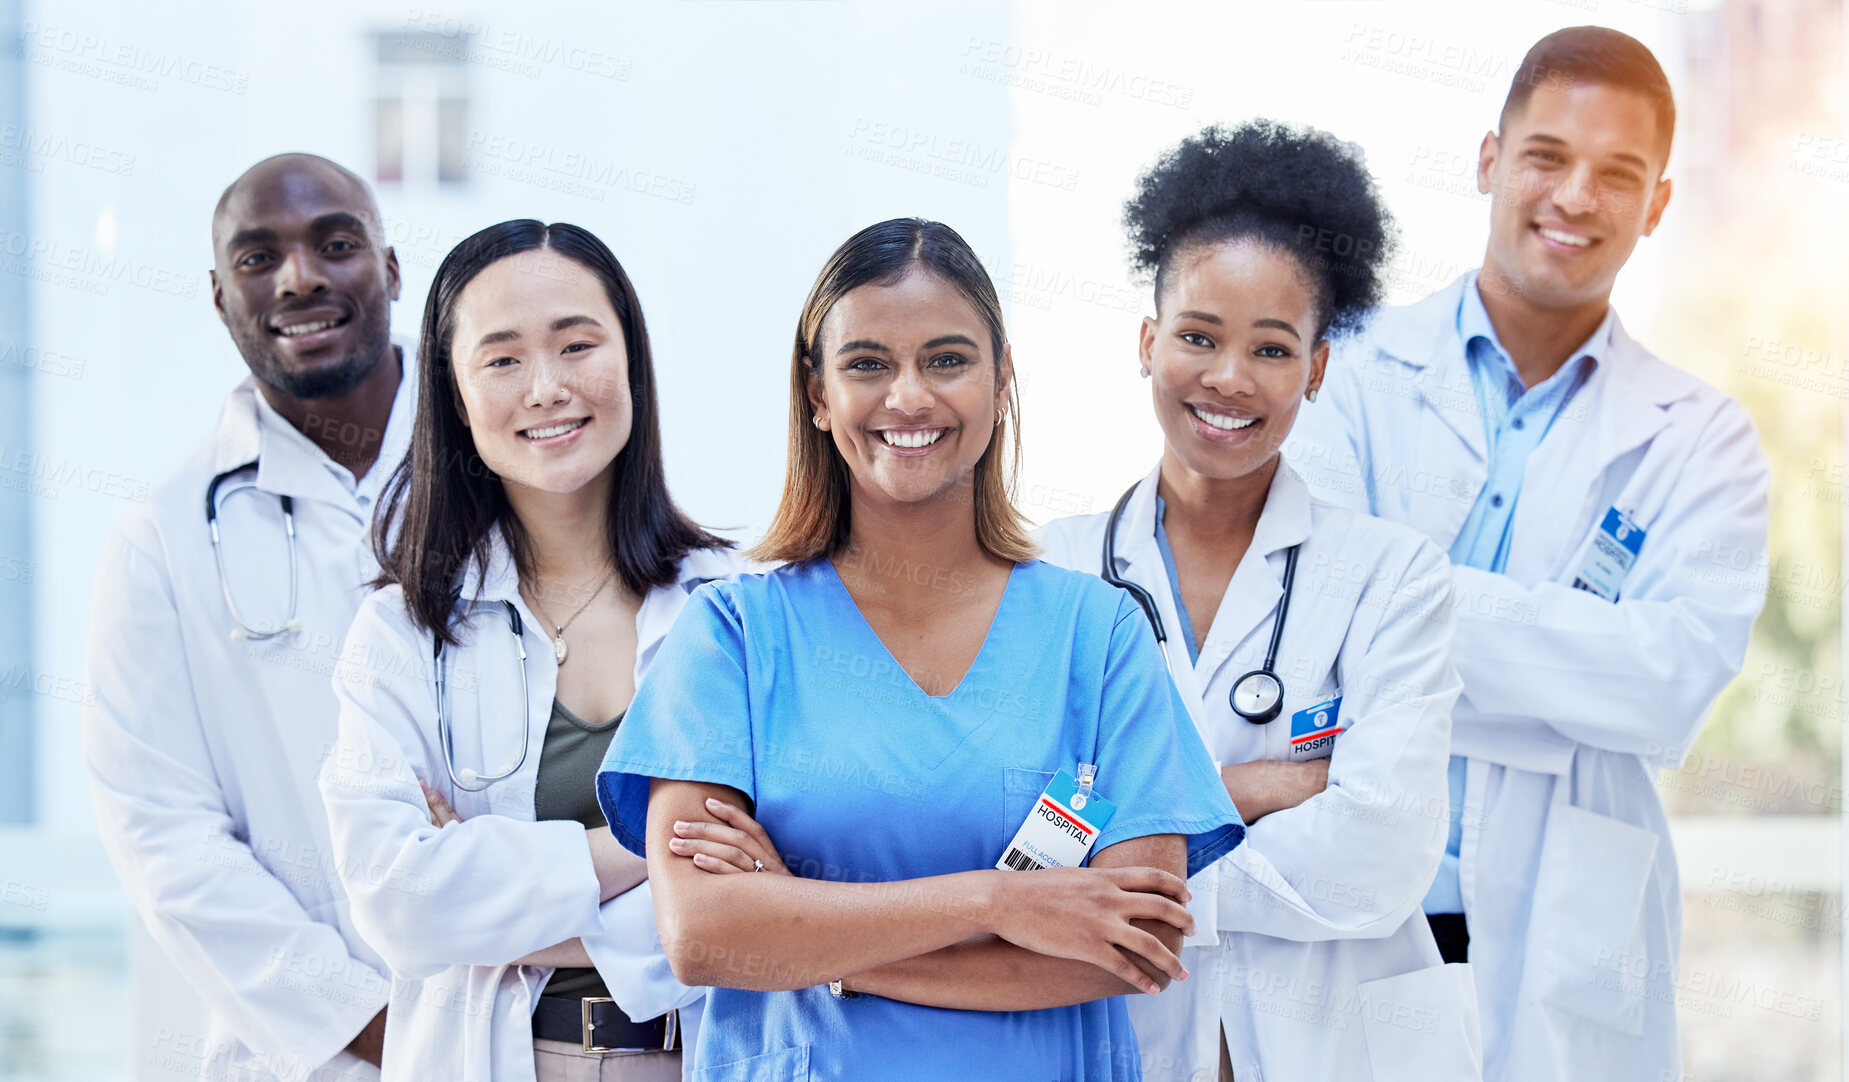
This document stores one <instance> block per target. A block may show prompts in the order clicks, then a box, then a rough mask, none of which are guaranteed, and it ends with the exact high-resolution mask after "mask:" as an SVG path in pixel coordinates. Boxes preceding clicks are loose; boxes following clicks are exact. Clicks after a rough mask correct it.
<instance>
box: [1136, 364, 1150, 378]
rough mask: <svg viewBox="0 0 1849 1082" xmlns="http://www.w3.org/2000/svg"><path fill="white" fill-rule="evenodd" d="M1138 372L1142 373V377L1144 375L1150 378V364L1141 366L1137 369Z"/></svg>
mask: <svg viewBox="0 0 1849 1082" xmlns="http://www.w3.org/2000/svg"><path fill="white" fill-rule="evenodd" d="M1137 372H1138V373H1139V374H1140V375H1141V376H1142V377H1143V378H1144V379H1148V378H1149V366H1148V365H1143V366H1141V367H1139V368H1138V369H1137Z"/></svg>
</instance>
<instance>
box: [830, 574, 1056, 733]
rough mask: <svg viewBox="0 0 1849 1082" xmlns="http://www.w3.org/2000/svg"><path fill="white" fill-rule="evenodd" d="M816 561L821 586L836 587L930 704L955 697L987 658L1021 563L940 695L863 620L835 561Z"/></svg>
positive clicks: (893, 662) (897, 666)
mask: <svg viewBox="0 0 1849 1082" xmlns="http://www.w3.org/2000/svg"><path fill="white" fill-rule="evenodd" d="M817 562H818V563H820V564H822V565H823V566H822V567H821V568H819V569H818V573H819V574H821V575H822V576H824V578H825V580H826V583H825V585H826V586H827V587H828V588H830V589H834V590H839V591H840V592H841V599H842V600H844V601H846V602H847V607H848V608H849V609H851V610H852V611H853V613H854V618H855V619H856V620H857V621H859V624H860V628H861V630H862V631H864V632H866V634H867V637H868V638H870V639H872V640H873V641H874V642H875V643H877V644H878V646H879V648H880V651H881V652H882V653H884V654H885V655H886V659H887V660H888V661H890V662H892V665H893V667H894V668H895V669H897V670H898V671H899V672H902V673H904V674H905V682H906V683H907V684H908V685H910V687H911V688H912V690H913V691H915V692H917V693H918V694H919V696H921V697H922V698H924V699H925V700H926V701H928V702H932V703H948V702H950V701H952V700H954V699H956V698H958V697H959V695H960V694H961V692H962V691H963V690H964V689H965V688H967V687H969V686H971V685H970V676H971V675H972V674H974V673H975V672H976V671H977V670H979V669H981V668H982V667H983V666H984V664H985V663H986V662H987V661H988V660H989V655H990V653H991V652H992V651H991V650H990V646H991V645H992V644H993V643H994V641H995V629H996V628H997V627H998V626H1000V624H1001V622H1002V613H1003V611H1004V610H1006V609H1007V608H1008V607H1009V599H1010V598H1012V597H1013V596H1014V594H1015V592H1016V591H1015V579H1016V578H1017V577H1018V576H1019V575H1020V573H1021V567H1022V565H1021V564H1019V563H1016V564H1015V565H1014V566H1013V567H1011V568H1009V569H1008V582H1007V584H1006V585H1005V586H1003V587H1002V597H1001V601H999V602H998V603H997V604H996V606H995V613H994V615H993V616H991V617H990V618H989V626H988V629H987V630H986V631H984V632H983V635H982V646H981V647H979V648H978V649H977V651H976V656H975V658H973V659H972V660H971V661H970V663H969V668H967V669H964V670H963V675H962V676H959V677H958V678H957V686H956V687H954V688H951V689H950V690H949V691H948V692H946V693H945V694H943V695H932V694H931V693H930V692H927V691H926V690H925V689H924V688H922V687H920V686H919V685H918V681H917V679H916V678H915V677H913V676H912V673H911V670H909V669H907V668H906V667H905V666H904V665H902V664H900V663H899V659H898V657H896V656H895V655H894V654H893V652H892V649H891V648H890V647H888V646H887V645H886V640H885V639H882V638H880V633H879V632H878V631H875V630H874V629H873V624H872V623H871V622H869V621H868V620H867V614H866V613H864V612H862V611H860V602H858V601H856V600H854V594H853V592H852V591H851V590H849V589H848V588H847V583H846V582H844V581H842V578H841V572H839V571H837V570H835V562H834V561H833V560H831V559H829V558H828V557H826V556H824V557H822V558H821V559H820V560H818V561H817Z"/></svg>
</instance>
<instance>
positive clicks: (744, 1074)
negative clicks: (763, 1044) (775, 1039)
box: [693, 1044, 809, 1082]
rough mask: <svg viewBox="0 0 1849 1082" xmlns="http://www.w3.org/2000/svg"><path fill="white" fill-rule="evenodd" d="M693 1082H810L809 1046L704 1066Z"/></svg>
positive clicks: (781, 1049)
mask: <svg viewBox="0 0 1849 1082" xmlns="http://www.w3.org/2000/svg"><path fill="white" fill-rule="evenodd" d="M693 1082H809V1046H808V1045H806V1044H799V1045H797V1046H795V1047H794V1048H780V1049H778V1050H777V1051H775V1052H766V1053H764V1054H763V1055H761V1056H750V1057H747V1058H745V1059H735V1060H733V1061H732V1062H730V1063H718V1064H714V1065H713V1066H711V1067H701V1068H699V1069H698V1070H695V1071H694V1072H693Z"/></svg>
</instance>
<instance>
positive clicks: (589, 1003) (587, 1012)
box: [578, 996, 616, 1053]
mask: <svg viewBox="0 0 1849 1082" xmlns="http://www.w3.org/2000/svg"><path fill="white" fill-rule="evenodd" d="M615 1002H616V1000H614V999H611V998H610V997H608V996H585V997H584V998H583V999H581V1000H579V1001H578V1012H579V1013H578V1020H579V1023H580V1025H581V1028H582V1034H581V1039H582V1041H583V1049H584V1051H585V1052H587V1053H588V1052H614V1051H616V1049H614V1048H610V1047H608V1046H606V1045H600V1044H592V1043H591V1040H592V1037H591V1033H592V1032H593V1031H594V1030H596V1028H597V1024H596V1023H595V1022H593V1021H591V1010H592V1008H593V1007H595V1006H596V1005H597V1004H599V1003H615Z"/></svg>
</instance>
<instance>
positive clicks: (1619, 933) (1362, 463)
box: [1285, 279, 1767, 1082]
mask: <svg viewBox="0 0 1849 1082" xmlns="http://www.w3.org/2000/svg"><path fill="white" fill-rule="evenodd" d="M1466 280H1467V279H1466ZM1466 280H1460V281H1459V282H1457V283H1454V284H1453V285H1452V286H1450V287H1449V288H1447V289H1445V290H1443V291H1441V292H1439V293H1437V294H1434V295H1433V296H1431V297H1428V298H1426V299H1425V300H1423V301H1420V302H1418V303H1416V304H1413V305H1410V306H1407V307H1403V308H1395V309H1388V310H1384V311H1382V312H1380V313H1378V314H1377V315H1376V316H1375V317H1374V320H1373V322H1372V324H1371V325H1370V326H1369V328H1368V329H1367V331H1366V333H1365V334H1364V335H1363V336H1361V337H1360V338H1359V339H1357V340H1355V341H1353V342H1351V343H1348V344H1345V345H1344V346H1342V347H1341V348H1340V349H1339V350H1338V353H1337V356H1336V357H1335V358H1333V359H1332V360H1331V361H1330V363H1329V376H1328V381H1327V382H1326V383H1325V384H1324V389H1323V395H1324V397H1323V399H1322V401H1321V402H1320V403H1318V404H1317V405H1316V406H1314V407H1312V408H1310V409H1308V410H1306V411H1305V412H1304V413H1303V414H1302V415H1301V416H1300V417H1299V420H1298V424H1297V428H1296V431H1294V432H1293V433H1292V436H1291V439H1290V441H1289V442H1287V443H1286V445H1285V451H1286V454H1287V455H1288V456H1290V457H1291V458H1292V460H1293V461H1295V462H1296V463H1297V464H1298V465H1299V468H1300V469H1302V470H1303V471H1304V473H1305V476H1306V479H1307V480H1308V481H1309V482H1310V483H1311V485H1312V486H1313V487H1315V488H1316V489H1317V490H1318V491H1319V492H1320V493H1323V494H1327V495H1328V496H1329V497H1330V498H1332V499H1336V500H1338V501H1340V502H1343V503H1346V504H1348V505H1349V506H1353V507H1356V508H1359V509H1362V510H1367V511H1371V512H1373V513H1374V514H1377V515H1380V516H1381V517H1383V518H1387V519H1392V520H1394V521H1396V522H1404V523H1407V524H1409V525H1411V526H1413V527H1415V528H1417V529H1418V530H1419V531H1420V532H1421V533H1424V534H1425V535H1426V536H1427V537H1430V538H1431V539H1432V540H1433V541H1435V542H1437V543H1438V544H1439V545H1440V546H1443V547H1446V548H1449V546H1450V545H1451V543H1452V542H1453V540H1454V539H1455V538H1456V536H1457V534H1458V531H1459V529H1460V528H1461V527H1462V525H1463V523H1464V519H1465V517H1466V516H1467V515H1468V514H1469V512H1470V508H1471V505H1472V503H1473V502H1474V501H1475V499H1476V496H1477V493H1478V491H1479V490H1480V489H1481V488H1482V486H1483V484H1484V481H1485V478H1486V477H1487V468H1488V467H1487V460H1486V454H1485V435H1484V425H1483V419H1482V417H1480V416H1479V415H1478V413H1477V410H1476V398H1475V395H1474V394H1473V392H1472V390H1471V382H1470V374H1469V370H1468V369H1467V367H1466V362H1465V359H1464V349H1463V345H1462V343H1461V342H1460V341H1459V339H1458V335H1457V324H1456V319H1457V310H1458V301H1459V298H1460V297H1461V290H1462V289H1463V288H1464V283H1465V281H1466ZM1766 487H1767V470H1766V463H1765V459H1764V456H1763V455H1762V453H1761V452H1760V449H1759V442H1758V439H1757V437H1756V435H1755V434H1754V431H1753V424H1752V420H1751V418H1750V417H1748V415H1747V413H1746V411H1745V410H1744V409H1742V408H1741V407H1740V405H1739V404H1738V403H1736V402H1734V401H1733V400H1732V399H1730V398H1728V397H1727V396H1726V395H1724V394H1721V393H1720V392H1719V391H1717V390H1715V389H1714V388H1712V387H1710V386H1708V385H1707V384H1705V383H1703V382H1701V381H1700V380H1698V379H1696V378H1695V377H1693V376H1690V375H1689V374H1687V373H1685V372H1682V371H1680V370H1679V369H1676V368H1673V367H1671V366H1669V365H1667V364H1665V363H1663V362H1662V361H1660V360H1658V359H1657V358H1656V357H1654V356H1652V355H1651V354H1650V353H1649V352H1647V351H1646V350H1645V349H1644V348H1643V347H1642V346H1640V345H1638V344H1637V343H1636V342H1635V341H1633V340H1632V339H1631V337H1630V336H1629V335H1627V334H1626V333H1625V331H1624V328H1623V327H1622V326H1620V325H1618V324H1617V323H1616V321H1615V320H1614V324H1613V328H1612V337H1611V345H1610V348H1609V349H1608V350H1607V351H1606V354H1605V356H1604V359H1603V360H1602V361H1601V362H1600V363H1599V364H1598V366H1597V368H1596V369H1595V370H1594V372H1593V374H1592V376H1591V377H1590V378H1589V379H1588V380H1587V382H1586V384H1585V386H1584V387H1583V388H1581V390H1580V392H1579V394H1578V395H1577V396H1576V397H1575V398H1574V400H1573V401H1572V402H1571V403H1570V404H1569V405H1568V406H1567V408H1566V410H1565V411H1564V412H1563V413H1562V414H1561V416H1560V417H1559V419H1558V420H1557V421H1556V422H1555V424H1554V428H1553V430H1552V431H1551V432H1550V433H1549V435H1548V437H1547V439H1546V440H1544V441H1543V442H1542V443H1541V445H1540V446H1539V447H1538V448H1536V450H1535V452H1534V454H1533V456H1532V457H1531V458H1530V459H1529V461H1528V468H1527V475H1526V478H1525V480H1524V482H1523V485H1522V489H1521V493H1520V497H1519V499H1520V502H1519V503H1518V504H1517V506H1516V511H1515V522H1514V533H1513V536H1514V541H1513V544H1512V546H1511V551H1510V555H1509V559H1508V566H1507V569H1506V573H1505V574H1500V575H1498V574H1491V573H1489V572H1486V571H1481V570H1477V569H1474V568H1468V567H1458V568H1455V569H1454V570H1453V574H1454V576H1455V581H1456V589H1457V595H1458V600H1457V607H1458V632H1457V649H1456V663H1457V666H1458V670H1459V673H1460V675H1461V676H1462V677H1463V681H1464V693H1463V696H1462V698H1461V699H1460V700H1459V702H1458V708H1457V711H1456V714H1455V717H1454V719H1453V726H1452V745H1453V749H1454V751H1455V752H1456V753H1457V754H1460V755H1464V756H1468V757H1469V759H1470V764H1469V769H1468V771H1467V773H1466V779H1465V797H1464V803H1465V809H1464V816H1463V828H1464V833H1463V844H1462V849H1461V861H1460V864H1461V868H1460V870H1461V875H1460V884H1461V886H1462V891H1463V898H1464V912H1465V915H1466V917H1467V919H1468V921H1469V926H1470V936H1471V939H1470V960H1471V963H1472V967H1473V968H1474V969H1475V970H1476V978H1477V990H1478V995H1479V997H1480V1002H1481V1005H1482V1011H1483V1039H1484V1055H1485V1059H1484V1074H1485V1077H1487V1078H1490V1079H1493V1080H1496V1082H1525V1080H1529V1079H1536V1080H1540V1079H1548V1080H1553V1079H1571V1080H1572V1082H1587V1080H1590V1079H1623V1080H1625V1082H1633V1080H1636V1079H1644V1078H1649V1079H1656V1078H1674V1077H1678V1076H1679V1073H1680V1053H1679V1048H1678V1045H1677V1036H1676V978H1675V968H1676V964H1677V956H1678V953H1679V949H1680V944H1681V937H1682V920H1681V893H1680V888H1679V886H1678V883H1677V876H1676V865H1675V854H1674V851H1673V850H1672V848H1671V846H1670V842H1669V838H1668V836H1667V832H1668V824H1667V822H1666V820H1665V819H1664V816H1663V810H1662V806H1661V803H1660V802H1659V801H1658V799H1657V795H1656V790H1655V788H1654V786H1653V784H1652V781H1653V774H1654V770H1655V768H1656V767H1658V766H1660V765H1664V764H1675V763H1678V762H1679V761H1680V760H1681V759H1682V758H1683V757H1684V756H1685V755H1686V754H1687V752H1688V749H1689V746H1690V745H1691V744H1692V743H1693V742H1694V740H1695V735H1696V733H1697V731H1698V730H1699V729H1700V727H1701V721H1702V718H1703V716H1704V714H1705V713H1706V711H1707V709H1708V707H1709V706H1710V705H1711V704H1712V703H1713V701H1714V697H1715V695H1716V694H1718V693H1719V691H1720V690H1721V688H1722V687H1723V686H1724V685H1725V684H1726V683H1727V681H1728V680H1729V679H1731V678H1732V677H1733V675H1734V674H1735V673H1737V672H1738V671H1739V669H1740V666H1741V663H1742V660H1743V658H1744V655H1745V652H1746V643H1747V636H1748V634H1749V633H1750V632H1751V630H1752V626H1753V620H1754V618H1755V617H1756V616H1757V615H1758V613H1759V609H1760V606H1761V604H1762V603H1763V601H1764V596H1765V586H1766V573H1767V563H1766ZM1613 506H1616V507H1619V508H1621V509H1623V510H1625V511H1626V512H1628V513H1629V514H1630V515H1631V517H1632V519H1633V520H1634V521H1635V522H1636V523H1637V525H1639V526H1642V527H1643V528H1644V530H1645V531H1646V536H1645V540H1644V542H1643V546H1642V549H1641V551H1640V552H1639V553H1638V556H1637V561H1636V563H1635V565H1634V566H1633V567H1632V568H1631V570H1630V572H1629V576H1628V577H1627V578H1626V579H1625V580H1624V583H1623V587H1622V589H1621V591H1620V593H1619V597H1618V600H1617V602H1616V603H1615V604H1614V603H1613V602H1610V601H1605V600H1602V599H1601V598H1599V597H1598V596H1596V595H1594V594H1592V593H1589V592H1586V591H1583V590H1578V589H1574V588H1572V586H1571V585H1570V584H1571V583H1572V581H1573V579H1574V577H1575V575H1576V573H1577V572H1578V571H1579V570H1580V568H1581V567H1582V565H1583V564H1584V561H1585V559H1586V554H1587V552H1588V550H1589V548H1590V546H1591V545H1592V542H1593V537H1594V534H1595V531H1596V530H1597V527H1598V524H1599V522H1600V520H1601V519H1602V518H1603V516H1604V515H1605V513H1606V510H1607V509H1608V508H1611V507H1613Z"/></svg>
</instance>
